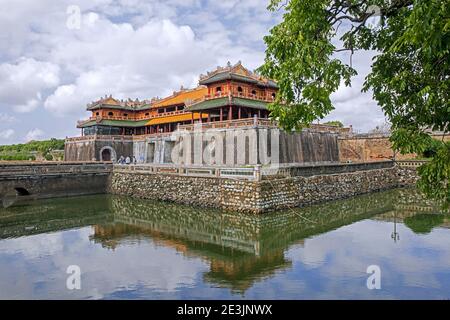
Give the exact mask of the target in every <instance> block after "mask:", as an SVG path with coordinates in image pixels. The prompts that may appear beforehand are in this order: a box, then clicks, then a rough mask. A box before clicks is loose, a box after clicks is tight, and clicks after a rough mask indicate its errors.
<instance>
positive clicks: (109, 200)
mask: <svg viewBox="0 0 450 320" xmlns="http://www.w3.org/2000/svg"><path fill="white" fill-rule="evenodd" d="M417 199H419V200H417ZM420 203H422V205H420ZM423 203H425V202H422V200H420V198H418V195H417V194H415V193H414V192H413V190H395V191H392V190H391V191H387V192H382V193H376V194H368V195H364V196H358V197H355V198H350V199H347V200H341V201H336V202H329V203H326V204H323V205H317V206H312V207H308V208H297V209H295V210H290V211H286V212H278V213H276V214H265V215H256V216H255V215H242V214H240V215H235V214H233V213H230V212H222V211H217V210H208V209H201V208H191V207H187V206H180V205H176V204H170V203H164V204H162V203H158V202H151V201H148V200H139V199H132V198H126V197H108V196H91V197H83V201H80V198H64V199H52V200H42V201H39V205H36V204H35V203H32V204H29V203H22V204H17V205H15V206H12V207H9V208H6V209H1V214H0V238H6V237H19V236H23V235H30V234H37V233H46V232H53V231H58V230H64V229H71V228H77V227H82V226H89V225H93V231H92V235H91V236H90V239H91V240H92V241H93V242H96V243H99V244H101V245H102V246H103V247H104V248H107V249H112V250H114V249H116V248H117V247H120V246H127V245H133V244H136V243H138V242H140V241H143V242H144V241H152V242H153V243H156V244H157V245H159V246H163V247H167V248H173V249H174V250H176V251H177V252H179V253H181V254H183V255H185V256H187V257H196V258H200V259H202V260H203V261H205V262H206V263H207V264H208V265H209V270H208V271H207V272H205V273H204V275H203V277H204V279H205V280H206V281H208V282H209V283H211V284H212V285H218V286H221V287H229V288H230V289H231V290H235V291H238V292H245V291H246V290H247V289H248V288H250V287H251V286H252V285H253V284H254V283H255V282H257V281H260V280H261V279H264V278H267V277H270V276H271V275H273V274H274V273H275V272H283V270H287V269H289V268H290V267H291V263H292V262H291V261H290V259H289V258H288V257H287V256H286V255H285V252H286V250H287V249H288V248H290V247H292V246H293V245H299V246H303V244H304V242H305V239H307V238H309V237H311V236H314V235H317V234H321V233H325V232H328V231H330V230H333V229H336V228H339V227H341V226H344V225H348V224H351V223H353V222H355V221H359V220H362V219H365V218H371V219H379V220H383V221H393V220H391V219H393V218H394V216H395V214H396V215H397V219H398V220H397V221H398V222H399V223H401V222H402V221H406V219H408V218H416V217H419V218H420V215H421V214H426V215H427V216H432V217H438V218H439V219H438V220H436V219H434V220H432V221H429V220H427V219H425V220H424V219H422V218H420V219H416V220H413V221H412V222H411V221H409V222H405V224H406V225H407V226H410V227H411V228H412V229H413V230H416V231H417V232H427V230H429V229H430V228H433V227H434V226H436V225H441V226H444V227H445V226H446V227H448V226H449V225H450V224H449V221H450V218H449V215H448V214H447V215H438V214H435V213H436V212H438V210H437V211H432V210H431V211H430V210H429V208H428V207H429V205H424V204H423ZM418 208H423V210H421V211H420V210H418ZM430 212H431V213H432V214H430ZM440 219H442V221H441V220H440Z"/></svg>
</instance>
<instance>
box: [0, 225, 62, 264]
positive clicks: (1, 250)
mask: <svg viewBox="0 0 450 320" xmlns="http://www.w3.org/2000/svg"><path fill="white" fill-rule="evenodd" d="M62 248H63V241H62V238H61V233H60V232H57V233H49V234H46V235H45V237H43V236H41V235H32V236H28V237H20V238H13V239H8V240H7V241H0V254H20V255H23V256H24V257H25V258H27V259H35V258H37V257H39V256H42V255H45V256H50V255H53V254H55V253H56V252H58V251H61V250H62Z"/></svg>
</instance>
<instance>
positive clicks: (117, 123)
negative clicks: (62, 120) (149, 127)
mask: <svg viewBox="0 0 450 320" xmlns="http://www.w3.org/2000/svg"><path fill="white" fill-rule="evenodd" d="M147 122H148V120H139V121H133V120H101V121H100V122H97V121H95V120H91V121H88V122H85V123H83V124H82V125H79V126H78V128H86V127H91V126H108V127H127V128H136V127H144V126H145V124H146V123H147Z"/></svg>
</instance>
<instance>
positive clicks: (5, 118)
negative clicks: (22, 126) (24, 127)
mask: <svg viewBox="0 0 450 320" xmlns="http://www.w3.org/2000/svg"><path fill="white" fill-rule="evenodd" d="M15 121H17V119H16V117H14V116H11V115H9V114H7V113H3V112H0V122H2V123H5V122H9V123H11V122H15Z"/></svg>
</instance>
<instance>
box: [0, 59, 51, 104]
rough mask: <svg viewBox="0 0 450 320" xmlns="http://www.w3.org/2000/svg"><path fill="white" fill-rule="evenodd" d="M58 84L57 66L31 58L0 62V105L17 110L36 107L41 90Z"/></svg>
mask: <svg viewBox="0 0 450 320" xmlns="http://www.w3.org/2000/svg"><path fill="white" fill-rule="evenodd" d="M58 84H59V66H58V65H55V64H53V63H50V62H43V61H37V60H35V59H32V58H23V57H22V58H19V59H18V60H17V61H16V62H14V63H2V64H0V107H1V106H3V107H5V108H6V107H7V108H10V107H11V106H12V107H13V109H14V110H15V111H17V112H30V111H32V110H34V109H36V108H37V106H38V105H39V101H38V100H39V99H40V97H41V94H42V91H43V90H46V89H51V88H54V87H55V86H57V85H58Z"/></svg>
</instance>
